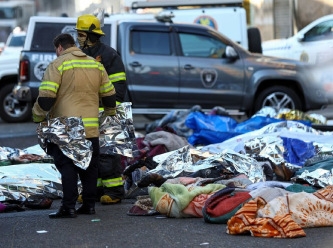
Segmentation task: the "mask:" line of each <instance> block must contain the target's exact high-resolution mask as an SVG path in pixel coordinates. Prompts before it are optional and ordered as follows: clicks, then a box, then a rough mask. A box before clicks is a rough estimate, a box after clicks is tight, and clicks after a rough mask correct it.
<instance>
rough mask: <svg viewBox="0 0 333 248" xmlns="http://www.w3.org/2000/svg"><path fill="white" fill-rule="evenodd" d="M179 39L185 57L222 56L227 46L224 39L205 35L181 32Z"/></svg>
mask: <svg viewBox="0 0 333 248" xmlns="http://www.w3.org/2000/svg"><path fill="white" fill-rule="evenodd" d="M179 40H180V43H181V48H182V53H183V56H185V57H206V58H221V57H222V56H223V55H224V52H225V48H226V44H224V43H223V42H222V41H220V40H217V39H215V38H213V37H209V36H205V35H199V34H189V33H180V34H179Z"/></svg>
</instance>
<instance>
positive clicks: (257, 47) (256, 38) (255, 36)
mask: <svg viewBox="0 0 333 248" xmlns="http://www.w3.org/2000/svg"><path fill="white" fill-rule="evenodd" d="M247 39H248V46H249V51H250V52H252V53H262V47H261V35H260V31H259V29H258V28H248V29H247Z"/></svg>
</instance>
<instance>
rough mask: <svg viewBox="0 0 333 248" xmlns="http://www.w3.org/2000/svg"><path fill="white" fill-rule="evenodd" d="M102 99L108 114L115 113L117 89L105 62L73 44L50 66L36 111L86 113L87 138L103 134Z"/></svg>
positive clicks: (70, 114)
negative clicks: (97, 59)
mask: <svg viewBox="0 0 333 248" xmlns="http://www.w3.org/2000/svg"><path fill="white" fill-rule="evenodd" d="M100 101H101V102H102V103H103V107H104V109H105V112H107V114H108V115H114V114H115V107H116V101H115V89H114V86H113V84H112V83H111V82H110V80H109V78H108V75H107V73H106V71H105V69H104V67H103V65H101V64H100V63H99V62H97V61H96V60H95V59H94V58H92V57H90V56H87V55H86V54H85V53H83V52H82V51H81V50H80V49H79V48H77V47H71V48H68V49H66V50H65V51H63V52H62V53H61V54H60V56H59V57H58V58H57V59H55V60H54V61H53V62H51V63H50V64H49V65H48V67H47V68H46V71H45V73H44V77H43V80H42V83H41V85H40V87H39V95H38V98H37V101H36V102H35V104H34V107H33V110H32V111H33V114H34V115H37V116H46V114H47V113H49V117H50V118H55V117H62V116H67V117H82V120H83V124H84V127H85V132H86V138H93V137H99V131H98V128H99V124H98V123H99V122H98V114H99V109H98V108H99V103H100ZM50 103H52V104H51V105H52V106H48V105H50ZM48 110H49V111H48Z"/></svg>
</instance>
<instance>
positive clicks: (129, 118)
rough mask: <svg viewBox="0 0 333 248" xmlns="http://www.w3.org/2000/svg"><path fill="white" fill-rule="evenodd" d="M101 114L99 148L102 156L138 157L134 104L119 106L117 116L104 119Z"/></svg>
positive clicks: (128, 103)
mask: <svg viewBox="0 0 333 248" xmlns="http://www.w3.org/2000/svg"><path fill="white" fill-rule="evenodd" d="M102 116H103V112H101V113H100V118H99V120H100V124H99V132H100V136H99V146H100V152H101V153H102V154H120V155H123V156H125V157H136V156H137V155H138V152H139V151H138V148H137V144H136V137H135V128H134V124H133V114H132V103H131V102H123V103H121V104H119V105H117V108H116V116H106V117H104V118H103V117H102Z"/></svg>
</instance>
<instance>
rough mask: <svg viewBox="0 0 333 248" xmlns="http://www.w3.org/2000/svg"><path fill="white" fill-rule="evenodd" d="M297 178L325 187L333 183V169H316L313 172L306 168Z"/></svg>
mask: <svg viewBox="0 0 333 248" xmlns="http://www.w3.org/2000/svg"><path fill="white" fill-rule="evenodd" d="M297 178H299V179H303V180H305V181H307V182H308V183H309V184H311V185H314V186H317V187H322V188H324V187H326V186H329V185H333V169H331V170H324V169H316V170H314V171H312V172H309V171H307V170H305V171H304V172H303V173H302V174H301V175H299V176H297Z"/></svg>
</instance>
